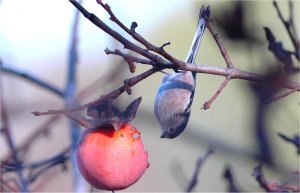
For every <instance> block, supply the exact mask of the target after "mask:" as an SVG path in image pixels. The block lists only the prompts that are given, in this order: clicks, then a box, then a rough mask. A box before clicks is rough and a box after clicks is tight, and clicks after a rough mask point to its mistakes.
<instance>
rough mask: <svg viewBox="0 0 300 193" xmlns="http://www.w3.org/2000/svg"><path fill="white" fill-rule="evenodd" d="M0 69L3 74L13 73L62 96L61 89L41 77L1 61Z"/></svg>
mask: <svg viewBox="0 0 300 193" xmlns="http://www.w3.org/2000/svg"><path fill="white" fill-rule="evenodd" d="M0 69H1V71H2V72H4V73H5V74H11V75H15V76H17V77H20V78H23V79H24V80H27V81H29V82H30V83H33V84H35V85H37V86H40V87H41V88H44V89H46V90H48V91H50V92H51V93H54V94H56V95H57V96H59V97H63V96H64V92H63V91H62V90H61V89H59V88H57V87H56V86H53V85H51V83H48V82H45V81H43V80H42V79H39V78H37V77H35V76H33V75H32V74H28V73H26V72H23V71H20V70H17V69H15V68H11V67H10V65H9V64H3V63H2V62H1V65H0Z"/></svg>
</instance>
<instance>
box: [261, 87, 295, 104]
mask: <svg viewBox="0 0 300 193" xmlns="http://www.w3.org/2000/svg"><path fill="white" fill-rule="evenodd" d="M297 91H300V88H295V89H291V90H289V91H288V92H286V93H283V94H281V95H278V96H275V97H273V98H271V99H269V100H268V101H267V102H266V104H270V103H272V102H275V101H277V100H279V99H282V98H284V97H286V96H288V95H290V94H293V93H294V92H297Z"/></svg>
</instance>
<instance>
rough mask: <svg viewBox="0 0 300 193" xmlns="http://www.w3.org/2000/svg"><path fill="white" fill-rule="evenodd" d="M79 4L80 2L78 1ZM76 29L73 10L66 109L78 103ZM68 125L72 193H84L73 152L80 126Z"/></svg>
mask: <svg viewBox="0 0 300 193" xmlns="http://www.w3.org/2000/svg"><path fill="white" fill-rule="evenodd" d="M79 2H81V0H80V1H79ZM78 28H79V11H78V10H75V15H74V20H73V24H72V28H71V36H70V37H71V39H70V47H69V55H68V71H67V80H66V87H65V96H64V99H65V103H66V107H67V108H68V107H70V106H74V105H76V104H77V103H78V101H74V99H75V92H76V88H77V81H76V79H77V78H76V77H77V65H78V57H79V56H78V39H79V38H78V31H79V30H78ZM69 125H70V137H71V157H70V158H71V163H72V173H73V175H72V176H73V191H74V192H85V191H87V187H86V185H85V181H84V179H83V178H82V176H81V175H80V174H79V172H78V170H77V168H76V158H75V153H74V152H75V150H76V144H77V141H78V140H79V137H80V126H79V125H78V124H76V123H74V122H73V121H71V120H70V121H69Z"/></svg>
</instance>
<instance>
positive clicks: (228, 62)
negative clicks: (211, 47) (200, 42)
mask: <svg viewBox="0 0 300 193" xmlns="http://www.w3.org/2000/svg"><path fill="white" fill-rule="evenodd" d="M206 27H207V29H208V30H209V31H210V33H211V35H212V36H213V37H214V39H215V41H216V43H217V45H218V47H219V49H220V51H221V54H222V56H223V58H224V60H225V62H226V65H227V68H234V66H233V64H232V62H231V59H230V57H229V55H228V53H227V50H226V48H225V46H224V44H223V42H222V41H221V40H220V38H219V35H218V33H217V32H216V31H215V29H214V28H213V26H212V24H211V21H210V20H207V22H206Z"/></svg>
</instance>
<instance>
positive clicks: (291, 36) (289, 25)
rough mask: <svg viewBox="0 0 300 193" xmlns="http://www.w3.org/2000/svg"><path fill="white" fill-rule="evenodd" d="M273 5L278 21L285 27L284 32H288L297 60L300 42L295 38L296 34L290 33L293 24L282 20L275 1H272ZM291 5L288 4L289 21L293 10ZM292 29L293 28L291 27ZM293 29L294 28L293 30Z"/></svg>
mask: <svg viewBox="0 0 300 193" xmlns="http://www.w3.org/2000/svg"><path fill="white" fill-rule="evenodd" d="M273 5H274V7H275V9H276V11H277V14H278V17H279V18H280V20H281V22H282V23H283V25H284V27H285V29H286V31H287V32H288V34H289V37H290V39H291V41H292V43H293V46H294V48H295V52H296V57H297V59H298V60H299V46H300V42H299V39H298V38H297V34H293V33H292V31H291V25H292V24H293V23H290V22H289V21H286V20H285V19H284V18H283V16H282V14H281V11H280V9H279V7H278V5H277V2H276V1H273ZM292 7H293V6H292V5H291V3H290V11H291V13H290V21H293V19H292V18H293V15H292V13H293V11H292V10H293V9H292ZM293 28H294V27H293ZM294 29H295V28H294Z"/></svg>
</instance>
